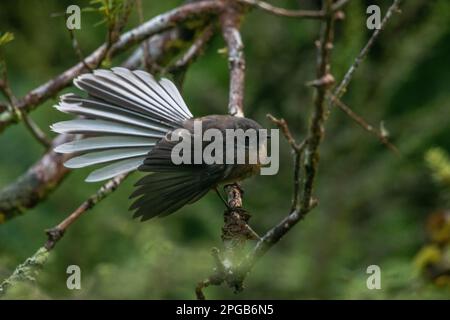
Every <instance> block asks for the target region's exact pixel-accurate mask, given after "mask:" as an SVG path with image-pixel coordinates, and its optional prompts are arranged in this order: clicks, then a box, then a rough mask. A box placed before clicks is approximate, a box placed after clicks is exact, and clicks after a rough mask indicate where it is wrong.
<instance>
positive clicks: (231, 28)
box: [220, 3, 245, 117]
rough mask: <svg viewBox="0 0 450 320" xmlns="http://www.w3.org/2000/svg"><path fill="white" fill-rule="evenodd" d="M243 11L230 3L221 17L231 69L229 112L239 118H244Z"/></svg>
mask: <svg viewBox="0 0 450 320" xmlns="http://www.w3.org/2000/svg"><path fill="white" fill-rule="evenodd" d="M242 10H243V7H242V6H239V5H238V4H237V3H230V4H229V5H228V7H227V8H226V9H225V10H224V11H223V13H222V14H221V15H220V23H221V27H222V34H223V37H224V39H225V42H226V44H227V48H228V66H229V69H230V90H229V92H230V93H229V102H228V112H229V113H230V114H231V115H233V116H237V117H243V116H244V87H245V83H244V81H245V58H244V44H243V43H242V38H241V33H240V31H239V27H240V23H241V21H240V20H241V15H242V12H241V11H242Z"/></svg>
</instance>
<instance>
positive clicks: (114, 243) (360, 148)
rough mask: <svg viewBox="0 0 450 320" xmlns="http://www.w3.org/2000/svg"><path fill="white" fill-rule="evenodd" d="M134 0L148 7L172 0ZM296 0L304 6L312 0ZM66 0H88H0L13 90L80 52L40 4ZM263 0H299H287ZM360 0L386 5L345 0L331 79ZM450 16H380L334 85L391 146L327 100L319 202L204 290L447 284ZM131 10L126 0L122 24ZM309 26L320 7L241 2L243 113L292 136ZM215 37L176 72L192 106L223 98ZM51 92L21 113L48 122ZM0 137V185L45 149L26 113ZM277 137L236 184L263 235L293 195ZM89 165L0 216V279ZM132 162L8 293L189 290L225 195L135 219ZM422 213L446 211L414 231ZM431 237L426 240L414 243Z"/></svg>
mask: <svg viewBox="0 0 450 320" xmlns="http://www.w3.org/2000/svg"><path fill="white" fill-rule="evenodd" d="M143 2H144V3H143V6H144V10H143V14H144V18H145V19H146V20H147V19H149V18H151V17H153V16H155V15H157V14H159V13H162V12H164V11H167V10H169V9H171V8H173V7H175V6H176V5H178V4H179V3H181V1H156V0H154V1H143ZM299 2H300V3H301V6H302V8H305V9H315V8H317V7H318V4H319V1H313V0H310V1H306V0H305V1H299ZM74 3H76V4H79V5H80V6H81V7H85V6H88V5H89V2H88V1H60V0H58V1H57V0H51V1H50V0H48V1H43V0H41V1H38V0H33V1H25V0H19V1H1V2H0V31H2V32H5V31H10V32H13V33H14V36H15V39H14V41H12V42H11V43H9V44H8V45H7V46H5V47H4V48H2V51H3V54H4V57H5V60H6V62H7V66H8V75H9V78H10V82H11V86H12V88H13V90H14V93H15V94H16V95H17V96H23V95H24V94H26V93H27V92H28V91H29V90H30V89H32V88H34V87H36V86H37V85H39V84H41V83H43V82H44V81H47V80H48V79H50V78H52V77H53V76H55V75H57V74H59V73H60V72H62V71H64V70H65V69H67V68H68V67H70V66H72V65H73V64H75V63H76V62H77V61H78V59H77V56H76V54H75V53H74V51H73V49H72V46H71V42H70V38H69V34H68V32H67V30H66V29H65V20H64V17H63V16H59V17H52V15H53V14H54V13H62V12H64V11H65V8H66V7H67V6H68V5H70V4H74ZM276 4H277V5H279V6H283V7H286V8H297V7H298V3H297V1H294V0H289V1H287V0H286V1H277V2H276ZM370 4H378V5H380V7H381V9H382V13H383V14H384V13H385V12H386V9H387V7H388V5H389V4H390V1H376V0H372V1H361V0H352V1H350V3H349V5H348V6H347V8H346V10H345V13H346V19H345V20H344V21H341V22H338V23H337V30H336V44H335V47H334V50H333V59H332V60H333V63H332V73H333V74H334V75H335V78H336V79H338V80H339V79H341V78H342V76H343V74H344V72H345V71H346V70H347V68H348V67H349V66H350V64H351V63H352V62H353V60H354V58H355V57H356V55H357V54H358V52H359V51H360V49H361V48H362V47H363V45H364V44H365V43H366V41H367V39H368V37H369V35H370V31H369V30H367V28H366V27H365V19H366V14H365V10H366V7H367V6H368V5H370ZM99 20H101V18H100V17H99V16H98V14H96V13H88V12H86V13H83V14H82V29H81V30H79V31H76V36H77V38H78V40H79V42H80V45H81V48H82V50H83V51H84V53H89V52H91V51H92V50H94V49H95V48H96V47H97V46H99V45H100V44H101V43H102V42H103V41H104V39H105V32H106V31H105V28H106V27H105V25H104V24H103V25H96V23H97V22H98V21H99ZM449 21H450V2H449V1H447V0H435V1H429V0H416V1H404V4H403V6H402V14H401V15H396V16H395V17H393V18H392V20H391V21H390V22H389V24H388V28H387V30H385V31H383V32H382V35H381V36H380V38H379V40H378V41H377V42H376V44H375V46H374V47H373V50H372V51H371V52H370V54H369V56H368V59H367V60H366V61H365V62H364V63H363V64H362V66H361V67H360V69H358V71H357V73H356V75H355V77H354V79H353V81H352V83H351V85H350V87H349V90H348V93H347V94H346V95H345V97H344V101H345V102H346V103H348V105H349V106H350V107H352V108H353V109H354V110H355V111H357V112H358V113H359V114H361V115H363V116H364V118H365V119H367V120H368V121H369V122H371V123H373V124H374V125H376V126H377V125H378V124H379V123H380V122H381V121H383V122H384V124H385V126H386V128H387V129H388V130H389V133H390V135H391V138H392V141H393V142H394V143H395V144H396V146H397V147H398V148H399V149H400V150H401V153H402V155H401V156H396V155H395V154H393V153H392V152H390V151H389V150H388V149H386V148H385V147H384V146H383V145H381V144H380V143H379V142H378V141H377V140H376V139H375V138H374V137H373V136H371V135H370V134H368V133H366V132H364V131H363V130H362V129H361V128H360V127H358V126H357V125H356V124H355V123H354V122H352V121H351V120H350V119H349V118H347V117H346V116H345V115H344V114H343V113H342V112H340V111H339V110H337V109H335V110H333V111H332V112H331V114H330V115H329V119H328V121H327V123H326V125H327V132H326V137H325V140H324V142H323V145H322V146H321V162H320V169H319V176H318V179H317V181H316V189H315V194H316V196H317V197H318V199H319V201H320V202H319V206H318V207H317V208H316V209H315V210H314V211H312V212H311V213H310V214H309V215H308V216H307V218H306V219H305V220H304V221H302V222H301V223H300V224H299V225H298V226H296V227H295V228H294V229H293V230H292V232H290V233H289V234H288V235H287V236H286V237H285V238H283V239H282V241H281V242H280V243H279V244H278V245H277V246H275V247H274V248H273V250H271V251H270V252H269V253H268V254H267V255H266V256H265V257H264V258H263V259H261V260H260V261H259V263H258V264H257V265H256V267H255V268H254V270H253V272H252V273H251V274H250V275H249V277H248V278H247V281H246V283H245V284H246V288H245V290H244V291H243V292H242V293H240V294H238V295H235V294H234V293H233V292H232V291H231V290H230V289H228V288H226V287H223V286H222V287H212V288H208V289H206V291H205V293H206V296H207V297H208V298H238V299H245V298H263V299H266V298H276V299H283V298H285V299H311V298H312V299H315V298H325V299H336V298H339V299H357V298H362V299H380V298H392V299H402V298H403V299H410V298H414V299H416V298H441V299H442V298H443V299H445V298H449V297H450V289H449V288H450V285H449V283H450V281H449V280H448V278H446V277H445V276H443V277H439V279H437V278H436V277H434V276H430V275H429V274H428V273H427V271H426V270H428V269H427V268H428V267H429V266H430V265H432V264H436V265H437V264H439V266H440V268H441V269H442V268H443V269H444V270H445V268H448V269H447V274H448V270H450V262H449V261H448V259H449V254H448V233H450V232H448V231H449V229H448V228H447V229H445V228H444V227H445V223H447V224H448V223H449V222H448V213H447V216H445V210H447V209H448V208H449V198H450V197H449V189H450V187H449V186H450V162H449V160H448V150H449V148H450V139H449V137H450V125H449V123H450V121H449V120H450V90H449V83H450V61H449V57H450V41H449V36H450V24H449ZM138 24H139V19H138V15H137V13H136V11H134V12H133V13H132V15H131V18H130V21H129V23H128V25H127V29H129V28H132V27H134V26H136V25H138ZM318 27H319V22H317V21H310V20H297V19H289V18H281V17H275V16H272V15H268V14H266V13H263V12H261V11H258V10H253V11H252V12H250V13H249V14H248V15H247V16H246V18H245V20H244V21H243V28H242V30H243V40H244V43H245V54H246V58H247V74H246V92H245V93H246V95H245V111H246V115H247V116H248V117H251V118H254V119H256V120H258V121H259V122H260V123H262V124H263V125H264V126H266V127H270V126H271V124H270V123H269V122H268V121H267V120H266V118H265V115H266V114H267V113H271V114H273V115H274V116H276V117H283V118H285V119H287V120H288V122H289V124H290V126H291V128H292V129H293V131H294V133H295V136H296V137H297V138H298V139H302V137H303V136H304V135H305V132H306V126H307V123H308V117H309V114H310V112H311V108H312V103H311V101H312V94H313V90H312V89H311V88H307V87H306V86H305V85H304V84H305V82H307V81H309V80H312V79H314V74H315V72H314V66H315V46H314V41H315V40H316V39H317V38H318V34H319V28H318ZM223 47H224V43H223V40H222V39H221V37H220V35H216V36H215V38H214V39H213V41H212V43H211V44H210V45H209V47H208V49H207V50H206V51H205V53H204V55H203V56H202V57H201V58H200V59H198V61H197V62H196V63H195V64H193V65H192V66H191V68H190V69H189V70H188V72H187V75H186V79H185V84H184V90H183V91H184V92H183V94H184V97H185V100H186V102H187V104H188V105H189V106H190V107H191V110H192V111H193V113H194V114H195V115H205V114H211V113H226V108H227V98H228V95H227V90H228V69H227V61H226V59H225V57H224V56H223V55H221V54H220V53H218V50H219V49H221V48H223ZM130 52H131V51H129V52H128V53H130ZM125 56H126V55H125ZM123 58H124V56H123V57H122V59H123ZM114 63H120V59H119V60H118V61H115V60H114ZM67 91H70V88H69V89H68V90H65V91H64V92H67ZM56 101H57V100H56V97H55V99H52V100H49V101H47V102H46V103H45V104H44V105H42V106H40V107H39V108H38V109H37V110H36V111H34V112H32V113H31V116H32V118H33V119H34V120H35V121H36V122H37V123H38V124H39V125H41V127H42V128H44V129H45V130H46V131H47V132H48V131H49V130H48V126H49V124H51V123H53V122H55V121H57V120H60V119H66V118H68V117H67V116H65V115H62V114H60V113H58V112H57V111H56V110H54V109H53V108H52V106H53V105H54V104H55V102H56ZM49 134H51V135H53V133H49ZM0 146H1V149H0V187H4V186H7V185H8V184H9V183H12V182H13V181H15V179H16V178H17V177H18V176H19V175H21V174H22V173H23V172H25V171H26V170H27V168H28V167H30V166H31V165H32V164H33V163H34V162H35V161H36V160H37V159H39V158H40V156H41V155H42V153H43V148H42V146H40V145H39V144H37V143H36V142H35V140H34V139H33V138H32V136H31V135H30V134H29V132H28V131H27V130H26V129H25V127H24V126H23V124H20V125H14V126H11V127H9V128H8V129H7V130H5V131H4V132H3V133H2V134H1V135H0ZM280 152H281V157H280V158H281V163H280V172H279V174H278V175H276V176H260V177H255V178H252V179H250V180H248V181H246V182H245V183H244V188H245V191H246V195H245V200H244V206H245V208H246V209H248V210H249V211H250V213H251V214H252V215H253V217H252V220H251V225H252V227H253V228H254V229H255V230H257V231H258V232H259V233H260V234H262V233H264V232H265V230H267V229H268V228H270V227H271V226H273V225H274V224H275V223H277V222H278V221H280V219H282V218H283V217H284V216H285V215H286V214H287V213H288V210H289V207H290V201H291V198H290V195H291V189H292V188H291V187H292V178H291V176H292V164H293V159H292V155H291V153H290V149H289V147H288V145H287V143H286V142H285V141H282V142H281V147H280ZM88 172H89V170H78V171H76V172H73V173H71V174H70V175H69V176H68V177H67V178H66V179H65V180H64V181H63V183H62V184H61V186H60V187H59V188H58V189H57V190H56V191H55V192H53V193H52V194H51V195H50V196H49V197H48V198H47V199H46V200H45V201H44V202H42V203H40V204H39V205H38V206H37V207H36V208H34V209H32V210H28V211H27V212H26V213H25V214H24V215H23V216H20V217H18V218H15V219H13V220H11V221H8V222H7V223H5V224H3V225H0V280H1V279H4V278H6V277H7V276H9V275H10V274H11V272H12V271H13V270H14V268H15V267H16V266H17V265H18V264H19V263H21V262H23V261H24V260H25V259H26V258H27V257H28V256H30V255H32V254H33V253H34V252H35V251H36V250H37V248H38V247H40V246H41V245H42V244H43V243H44V241H45V234H44V232H43V230H44V229H47V228H49V227H52V226H54V225H55V224H57V223H58V222H59V221H60V220H62V219H63V218H64V217H65V216H66V215H67V214H68V213H70V212H71V211H73V210H74V209H75V208H76V207H77V206H78V205H79V204H80V203H81V202H82V201H84V200H85V199H86V198H87V197H88V196H89V195H90V194H92V193H93V192H95V191H96V190H97V189H98V187H99V185H98V184H87V183H85V182H83V180H84V178H85V176H86V175H87V173H88ZM138 177H139V174H137V173H135V174H133V175H132V176H131V177H130V178H129V179H128V180H127V181H126V182H125V183H124V184H123V185H121V186H120V188H119V189H118V190H117V192H115V193H114V194H112V195H111V196H110V197H108V198H107V199H106V200H105V201H103V202H101V203H100V204H98V205H97V206H96V207H95V208H94V209H93V210H92V211H90V212H89V213H88V214H86V215H85V216H83V217H82V218H81V219H80V220H79V221H77V222H76V224H75V225H73V227H71V228H70V230H69V231H68V232H67V234H66V235H65V236H64V238H63V239H62V240H61V241H60V242H59V243H58V245H57V247H56V248H55V250H54V251H52V253H51V255H50V260H49V262H48V263H47V265H46V267H45V268H44V269H43V271H42V273H41V274H40V276H39V277H38V278H37V282H36V284H35V285H23V286H18V287H15V288H13V289H12V290H11V291H10V292H9V294H8V295H7V298H38V299H42V298H43V299H47V298H87V299H109V298H112V299H121V298H124V299H178V298H188V299H191V298H194V297H195V295H194V287H195V285H196V283H197V282H198V281H200V280H203V279H204V278H205V277H206V276H207V275H209V274H210V272H211V268H212V266H213V262H212V258H211V256H210V250H211V248H212V247H220V246H221V240H220V234H221V226H222V224H223V216H222V212H223V209H224V208H223V205H222V203H221V202H220V200H219V199H218V198H217V196H216V195H215V194H213V193H210V194H208V195H207V196H206V197H205V198H203V199H202V200H201V201H199V202H197V203H196V204H194V205H190V206H187V207H185V208H183V209H181V210H180V211H179V212H177V213H176V214H174V215H171V216H169V217H167V218H164V219H156V220H151V221H149V222H146V223H140V222H138V221H137V220H133V219H132V218H131V214H130V212H128V211H127V208H128V206H129V205H130V202H129V200H128V195H129V194H130V192H131V191H132V189H133V187H132V185H133V183H134V182H135V181H136V180H137V179H138ZM433 213H434V216H436V215H438V216H439V215H440V216H441V217H446V219H447V220H445V219H444V223H443V224H438V226H437V227H436V228H434V229H433V228H431V229H430V230H431V231H429V232H427V228H426V226H427V221H429V220H430V219H432V218H430V215H431V216H432V217H433V215H432V214H433ZM445 221H446V222H445ZM428 224H429V223H428ZM442 228H444V235H443V238H444V241H442V238H441V240H439V241H437V242H436V241H435V240H433V239H434V238H433V232H434V231H436V229H437V230H438V231H436V232H441V235H442ZM445 230H446V231H445ZM433 241H435V242H436V243H437V244H436V243H435V242H433ZM431 247H432V248H433V250H435V251H433V252H434V253H435V254H434V255H430V254H427V253H429V251H430V250H428V249H430V248H431ZM424 250H425V251H424ZM427 250H428V251H427ZM424 252H425V253H424ZM436 252H437V253H436ZM445 259H447V260H445ZM71 264H76V265H79V266H80V267H81V270H82V290H73V291H71V290H68V289H67V287H66V279H67V274H66V268H67V266H68V265H71ZM372 264H376V265H379V266H380V268H381V275H382V283H381V285H382V289H381V290H368V289H367V288H366V279H367V277H368V275H367V274H366V268H367V267H368V266H369V265H372Z"/></svg>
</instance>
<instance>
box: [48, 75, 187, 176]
mask: <svg viewBox="0 0 450 320" xmlns="http://www.w3.org/2000/svg"><path fill="white" fill-rule="evenodd" d="M74 83H75V85H76V86H77V87H78V88H80V89H81V90H83V91H85V92H87V93H88V96H87V97H80V96H77V95H74V94H66V95H63V96H61V102H60V103H59V104H58V105H57V106H56V108H57V109H58V110H60V111H62V112H65V113H70V114H75V115H77V116H80V117H81V118H79V119H75V120H69V121H62V122H58V123H55V124H54V125H52V130H53V131H56V132H58V133H68V134H83V135H86V137H85V138H84V139H81V140H76V141H72V142H68V143H65V144H63V145H60V146H58V147H56V148H55V151H56V152H59V153H72V154H74V155H75V157H73V158H72V159H70V160H68V161H67V162H66V163H65V165H66V166H67V167H69V168H82V167H86V166H91V165H100V166H101V167H100V168H99V169H97V170H95V171H93V172H92V173H91V174H90V175H89V176H88V177H87V178H86V181H89V182H94V181H101V180H105V179H109V178H112V177H114V176H116V175H119V174H121V173H125V172H129V171H132V170H135V169H137V168H138V167H139V166H140V165H141V164H143V162H144V160H145V159H146V155H147V154H148V152H149V151H151V150H152V148H153V147H154V146H155V145H156V144H157V142H158V141H160V140H161V139H162V138H163V137H164V136H165V135H166V133H167V132H169V131H172V130H174V129H176V128H179V127H180V126H181V124H182V123H183V121H185V120H186V119H189V118H192V114H191V112H190V111H189V109H188V107H187V106H186V104H185V103H184V101H183V98H182V97H181V95H180V93H179V92H178V90H177V88H176V87H175V85H174V84H173V83H172V82H170V81H169V80H167V79H162V80H160V81H157V80H156V79H155V78H154V77H153V76H152V75H150V74H148V73H146V72H144V71H130V70H128V69H125V68H113V69H112V70H95V71H94V73H92V74H90V73H89V74H83V75H81V76H79V77H78V78H76V79H75V81H74Z"/></svg>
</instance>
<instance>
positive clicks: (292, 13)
mask: <svg viewBox="0 0 450 320" xmlns="http://www.w3.org/2000/svg"><path fill="white" fill-rule="evenodd" d="M237 1H238V2H242V3H245V4H247V5H250V6H253V7H256V8H258V9H261V10H263V11H265V12H268V13H271V14H274V15H277V16H282V17H288V18H308V19H324V18H325V13H324V12H323V11H315V10H288V9H284V8H279V7H275V6H273V5H271V4H270V3H267V2H264V1H259V0H237Z"/></svg>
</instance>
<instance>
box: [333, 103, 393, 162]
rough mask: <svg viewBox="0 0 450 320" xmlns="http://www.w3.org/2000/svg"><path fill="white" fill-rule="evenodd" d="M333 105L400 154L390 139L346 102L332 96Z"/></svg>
mask: <svg viewBox="0 0 450 320" xmlns="http://www.w3.org/2000/svg"><path fill="white" fill-rule="evenodd" d="M332 102H333V105H335V106H337V107H338V108H339V109H340V110H342V111H343V112H344V113H345V114H346V115H348V116H349V117H350V118H351V119H352V120H353V121H355V122H356V123H357V124H358V125H359V126H360V127H361V128H363V129H364V130H366V131H367V132H369V133H371V134H373V135H374V136H376V137H377V138H378V140H380V142H381V143H382V144H384V145H385V146H386V147H387V148H389V149H390V150H391V151H393V152H394V153H395V154H396V155H400V151H399V150H398V149H397V147H396V146H395V145H393V144H392V143H391V142H390V141H389V139H388V138H387V137H386V136H384V135H383V134H382V133H381V132H380V131H378V130H376V129H375V128H374V127H373V126H372V125H370V124H368V123H367V121H366V120H364V118H362V117H361V116H359V115H358V114H357V113H356V112H354V111H353V110H352V109H350V107H349V106H347V105H346V104H345V103H343V102H342V101H341V100H339V99H335V98H332Z"/></svg>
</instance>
